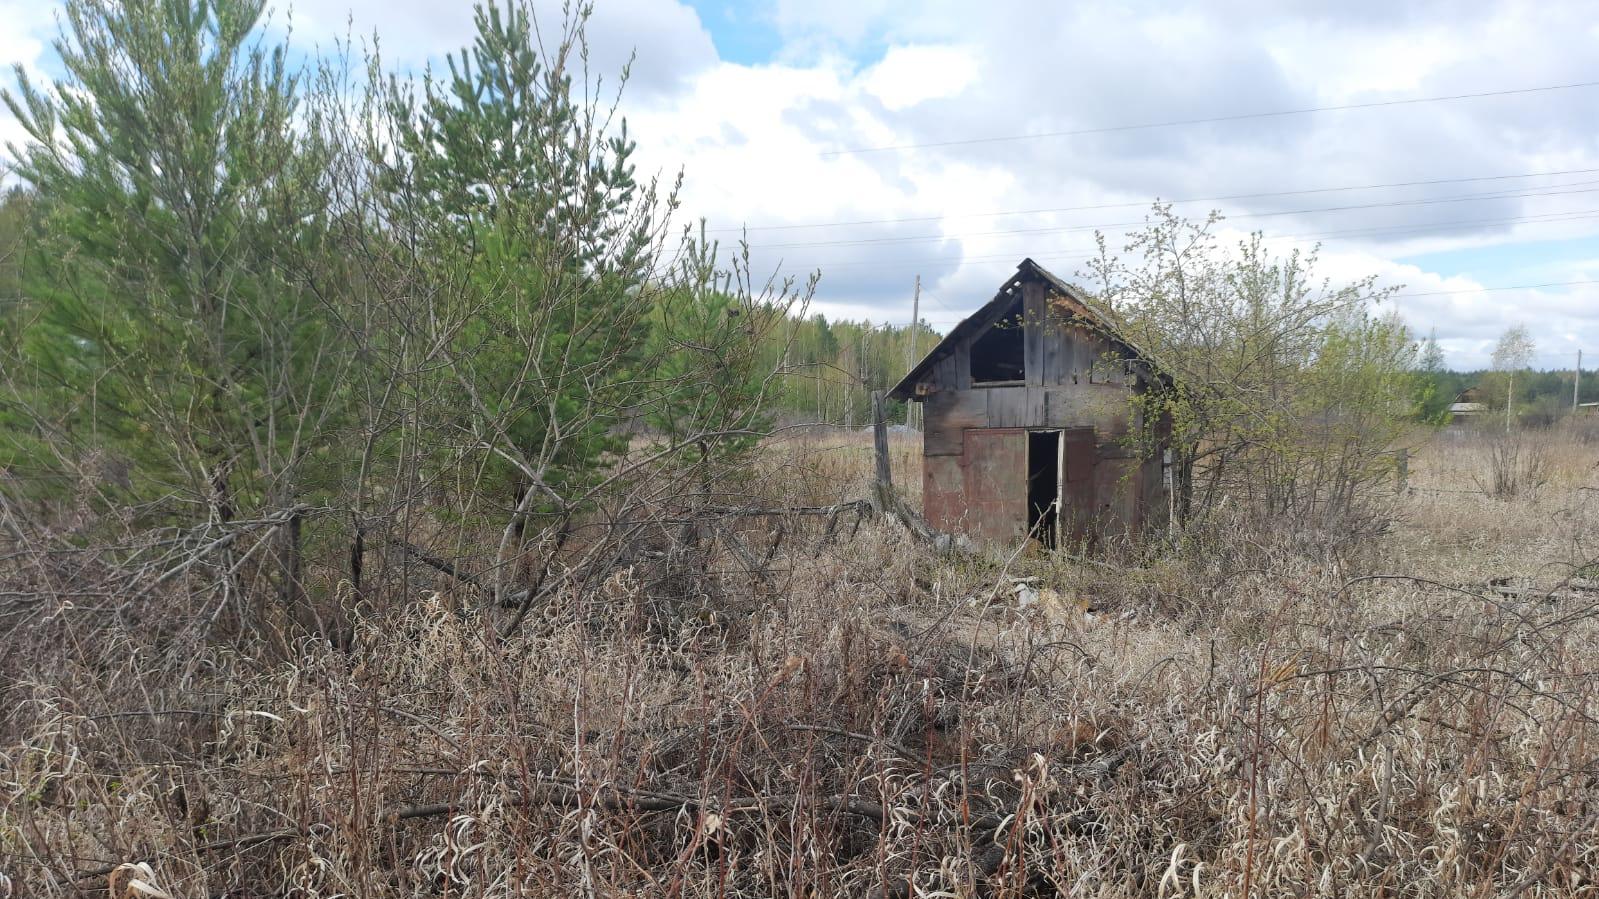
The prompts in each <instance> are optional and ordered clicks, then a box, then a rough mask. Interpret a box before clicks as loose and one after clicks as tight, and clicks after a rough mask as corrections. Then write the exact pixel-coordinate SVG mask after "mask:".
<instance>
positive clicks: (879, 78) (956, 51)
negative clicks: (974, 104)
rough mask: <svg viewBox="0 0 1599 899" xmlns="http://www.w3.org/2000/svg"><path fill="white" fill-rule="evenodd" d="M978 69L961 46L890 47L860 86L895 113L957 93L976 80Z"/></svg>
mask: <svg viewBox="0 0 1599 899" xmlns="http://www.w3.org/2000/svg"><path fill="white" fill-rule="evenodd" d="M977 69H978V67H977V60H976V58H975V57H974V55H973V54H972V52H971V51H970V50H968V49H966V48H964V47H949V46H926V47H893V48H890V49H889V51H888V52H887V53H886V54H884V55H883V59H882V61H881V62H879V63H877V64H876V65H874V66H872V67H871V68H870V69H868V70H867V71H866V74H865V78H864V84H863V86H864V88H865V90H866V93H868V94H870V95H871V96H873V97H876V98H877V99H878V100H880V101H881V102H882V104H883V105H884V106H885V107H887V108H888V109H890V110H893V111H895V112H898V111H900V110H903V109H909V108H910V107H912V106H916V105H918V104H921V103H925V102H927V101H928V100H937V99H944V98H949V97H954V96H956V95H958V94H959V93H960V92H961V91H962V90H964V89H965V88H966V86H967V85H969V84H971V83H972V81H973V80H975V79H976V77H977Z"/></svg>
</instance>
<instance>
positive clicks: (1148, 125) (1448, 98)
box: [821, 81, 1599, 157]
mask: <svg viewBox="0 0 1599 899" xmlns="http://www.w3.org/2000/svg"><path fill="white" fill-rule="evenodd" d="M1586 87H1599V81H1579V82H1575V83H1572V84H1550V85H1544V86H1542V87H1522V88H1512V89H1508V90H1497V91H1482V92H1479V93H1472V94H1448V95H1444V96H1438V97H1411V98H1408V99H1402V100H1373V101H1370V102H1366V103H1343V104H1339V105H1337V106H1311V107H1306V108H1303V109H1281V110H1275V111H1272V112H1246V113H1238V114H1235V115H1224V116H1209V117H1207V118H1201V119H1174V120H1172V121H1167V122H1143V123H1140V124H1136V125H1111V126H1108V127H1103V128H1075V129H1072V130H1069V131H1041V132H1038V133H1036V134H1013V135H1006V136H1001V137H970V138H964V139H961V140H945V141H929V142H927V143H918V144H896V145H891V146H879V147H854V148H849V149H843V150H826V151H824V152H823V153H822V154H821V155H822V156H824V157H826V156H847V155H859V154H866V153H887V152H894V151H899V150H927V149H933V148H938V147H964V146H971V145H974V144H994V143H1015V142H1018V141H1027V140H1042V139H1045V138H1054V137H1076V136H1079V135H1085V134H1111V133H1115V132H1122V131H1143V130H1148V129H1153V128H1176V127H1180V126H1184V125H1206V124H1211V123H1216V122H1241V121H1246V120H1249V119H1270V118H1282V117H1285V116H1296V115H1309V114H1311V113H1317V112H1342V111H1345V110H1351V109H1377V108H1380V107H1386V106H1412V105H1416V104H1419V103H1446V102H1453V101H1457V100H1477V99H1482V98H1485V97H1509V96H1515V95H1519V94H1537V93H1545V92H1548V91H1565V90H1575V89H1578V88H1586Z"/></svg>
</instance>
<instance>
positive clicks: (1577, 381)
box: [1571, 350, 1582, 413]
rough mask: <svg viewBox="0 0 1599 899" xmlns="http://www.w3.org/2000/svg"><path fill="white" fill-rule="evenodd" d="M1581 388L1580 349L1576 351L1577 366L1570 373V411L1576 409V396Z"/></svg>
mask: <svg viewBox="0 0 1599 899" xmlns="http://www.w3.org/2000/svg"><path fill="white" fill-rule="evenodd" d="M1581 388H1582V350H1578V351H1577V368H1576V370H1575V371H1573V372H1572V373H1571V411H1572V412H1573V413H1575V412H1576V411H1577V397H1578V396H1580V395H1581V393H1580V392H1581Z"/></svg>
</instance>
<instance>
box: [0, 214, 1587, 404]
mask: <svg viewBox="0 0 1599 899" xmlns="http://www.w3.org/2000/svg"><path fill="white" fill-rule="evenodd" d="M29 199H30V198H29V196H28V194H27V192H26V191H25V190H22V189H17V188H14V189H12V190H10V191H8V192H7V193H6V195H5V196H4V198H3V199H0V311H3V310H4V308H5V307H6V306H14V305H18V302H17V301H18V300H19V299H20V296H21V291H22V290H23V278H22V275H21V269H22V266H23V264H24V259H25V246H26V242H27V240H26V236H27V231H28V227H29V225H30V221H29V217H30V212H31V208H32V206H33V204H31V203H30V202H29ZM825 274H826V273H825V272H824V273H823V276H824V282H823V283H825ZM785 332H786V333H785ZM771 337H772V340H771V341H770V342H771V344H772V345H771V347H770V348H769V355H771V356H772V357H773V358H772V359H770V360H766V361H770V362H774V363H781V364H782V367H783V368H784V369H785V370H786V371H787V372H788V374H787V375H786V376H785V377H784V378H783V382H782V384H781V386H780V388H779V390H777V391H776V392H775V394H774V395H772V396H771V397H770V399H769V402H768V412H769V413H770V414H772V415H773V416H775V417H776V418H777V419H778V420H779V421H780V422H782V423H788V424H795V423H805V422H822V423H828V424H835V425H839V426H843V427H859V426H864V425H866V424H869V423H870V417H869V416H870V409H871V393H872V391H874V390H882V389H885V388H888V387H891V386H893V385H894V383H895V382H897V381H898V380H899V378H900V377H902V376H903V375H904V374H905V372H906V371H907V370H908V369H909V366H910V364H912V363H913V361H914V360H917V359H920V358H921V357H922V356H923V355H925V354H926V353H927V352H928V351H930V350H931V349H932V348H933V347H934V346H936V345H937V344H938V341H939V340H940V339H941V337H942V335H940V334H939V333H938V332H936V331H935V330H933V328H932V326H930V325H929V324H927V323H926V322H922V323H921V325H920V327H918V328H916V329H914V331H913V329H912V328H911V327H910V325H909V324H906V323H899V324H888V323H879V322H873V321H870V320H865V321H855V320H850V319H833V320H829V319H828V318H827V317H826V316H824V315H822V314H820V313H810V314H808V315H807V316H806V317H805V318H803V319H796V320H794V321H793V322H791V323H790V325H789V326H788V327H786V328H780V329H774V330H773V331H772V332H771ZM785 343H786V344H787V345H786V346H784V345H783V344H785ZM1428 343H1429V341H1427V340H1423V341H1421V347H1420V349H1421V352H1418V354H1417V359H1418V364H1419V365H1420V366H1421V369H1422V370H1421V371H1420V372H1419V374H1420V377H1419V378H1418V383H1419V385H1420V394H1419V395H1418V397H1417V400H1416V405H1417V411H1416V416H1417V418H1418V419H1420V420H1429V421H1442V420H1443V419H1444V418H1446V417H1447V415H1448V408H1449V405H1450V404H1451V403H1453V402H1455V401H1456V400H1457V398H1458V397H1459V396H1460V395H1461V394H1462V393H1463V392H1464V391H1466V390H1467V389H1468V388H1472V387H1475V388H1478V391H1479V393H1480V394H1481V395H1480V397H1479V401H1480V402H1483V403H1485V404H1486V405H1487V406H1488V407H1489V409H1491V410H1497V411H1502V410H1503V409H1504V406H1505V401H1506V397H1507V390H1506V384H1505V374H1504V373H1503V372H1497V371H1492V370H1472V371H1451V370H1449V369H1447V368H1445V367H1443V365H1442V354H1441V353H1439V352H1431V353H1429V352H1427V345H1428ZM913 344H914V345H913ZM1596 353H1599V350H1596ZM779 356H785V357H786V358H783V359H781V360H779V359H778V358H777V357H779ZM1429 360H1430V361H1429ZM1571 378H1572V373H1571V371H1570V370H1569V369H1567V370H1564V371H1560V370H1556V371H1526V372H1521V373H1518V374H1517V375H1516V377H1515V379H1514V382H1513V389H1514V396H1515V403H1516V409H1517V418H1518V419H1519V420H1520V421H1521V423H1522V424H1524V425H1532V426H1536V425H1540V424H1542V425H1547V424H1550V423H1553V422H1554V421H1555V420H1557V419H1558V418H1559V417H1560V416H1562V415H1564V414H1566V413H1568V412H1569V411H1570V410H1571V407H1572V383H1571ZM1580 401H1581V402H1599V371H1595V370H1593V369H1585V370H1584V371H1583V373H1582V384H1581V397H1580ZM889 414H890V417H891V419H898V420H901V421H903V420H904V416H905V410H904V404H902V403H897V402H895V403H890V405H889Z"/></svg>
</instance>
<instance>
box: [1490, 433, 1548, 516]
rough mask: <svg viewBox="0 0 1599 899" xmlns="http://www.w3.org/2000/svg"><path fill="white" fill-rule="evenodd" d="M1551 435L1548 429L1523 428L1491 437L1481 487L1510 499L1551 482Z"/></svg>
mask: <svg viewBox="0 0 1599 899" xmlns="http://www.w3.org/2000/svg"><path fill="white" fill-rule="evenodd" d="M1548 436H1549V435H1548V433H1547V432H1531V431H1524V430H1523V431H1513V432H1510V433H1506V434H1495V435H1494V436H1492V437H1490V438H1489V439H1488V445H1487V450H1486V458H1485V459H1484V461H1485V463H1486V467H1487V469H1488V471H1487V479H1486V483H1484V484H1482V488H1483V489H1484V490H1486V491H1487V492H1488V493H1489V494H1490V495H1492V496H1496V497H1499V498H1500V499H1509V498H1512V497H1516V496H1520V495H1522V494H1524V493H1530V492H1532V491H1534V490H1537V489H1538V488H1540V487H1543V486H1544V485H1546V484H1548V483H1549V479H1550V473H1551V472H1550V469H1551V460H1550V458H1549V453H1548V450H1547V449H1546V445H1547V442H1548Z"/></svg>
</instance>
